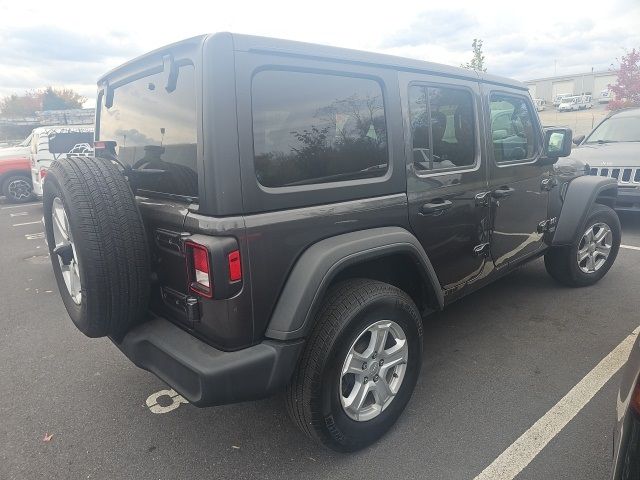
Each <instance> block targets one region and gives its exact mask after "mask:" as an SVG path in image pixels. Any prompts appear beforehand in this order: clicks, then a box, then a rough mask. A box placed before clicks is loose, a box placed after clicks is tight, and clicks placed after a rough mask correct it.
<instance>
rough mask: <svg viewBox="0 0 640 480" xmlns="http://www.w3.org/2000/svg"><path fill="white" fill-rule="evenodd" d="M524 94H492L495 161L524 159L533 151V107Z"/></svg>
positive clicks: (492, 134) (531, 156)
mask: <svg viewBox="0 0 640 480" xmlns="http://www.w3.org/2000/svg"><path fill="white" fill-rule="evenodd" d="M530 105H531V104H530V102H528V101H527V100H526V99H525V98H524V97H516V96H511V95H505V94H501V93H499V94H498V93H494V94H492V95H491V100H490V105H489V111H490V114H491V137H492V141H493V154H494V158H495V161H496V163H508V162H517V161H523V160H527V159H530V158H533V156H534V155H535V152H536V135H535V131H536V128H535V125H536V123H535V121H534V117H533V115H534V113H533V109H532V108H531V107H530Z"/></svg>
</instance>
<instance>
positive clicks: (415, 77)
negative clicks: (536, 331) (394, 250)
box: [400, 73, 489, 292]
mask: <svg viewBox="0 0 640 480" xmlns="http://www.w3.org/2000/svg"><path fill="white" fill-rule="evenodd" d="M400 79H401V82H400V89H401V96H402V99H403V102H402V103H403V108H404V114H403V115H404V123H405V139H406V147H405V148H406V156H407V162H408V165H407V195H408V200H409V221H410V223H411V227H412V229H413V231H414V233H415V234H416V236H417V238H418V240H420V242H421V243H422V245H423V247H424V249H425V251H426V252H427V255H428V256H429V259H430V260H431V262H432V264H433V267H434V269H435V271H436V274H437V275H438V279H439V281H440V284H441V286H442V287H443V288H444V289H445V290H448V291H450V292H451V291H454V290H457V289H459V288H462V287H463V286H464V285H465V284H468V283H470V282H472V281H473V280H474V279H475V278H476V277H479V276H480V274H481V273H482V272H483V270H484V268H485V264H486V256H487V254H488V251H487V247H488V236H487V233H488V231H487V227H488V220H489V209H488V207H487V206H485V205H484V202H483V200H482V198H483V195H485V193H486V191H487V177H486V170H485V166H484V164H483V162H482V161H481V159H482V144H481V142H480V139H481V138H483V135H484V133H483V129H482V121H481V118H482V116H481V114H480V112H481V111H482V110H481V104H480V100H479V98H480V97H479V89H478V84H477V83H476V82H472V81H466V80H461V79H449V78H442V77H437V76H432V75H419V74H404V73H403V74H400Z"/></svg>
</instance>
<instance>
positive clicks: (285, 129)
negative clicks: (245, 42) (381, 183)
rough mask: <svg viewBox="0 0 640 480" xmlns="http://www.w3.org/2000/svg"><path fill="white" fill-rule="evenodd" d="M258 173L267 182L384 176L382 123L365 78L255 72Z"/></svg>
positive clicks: (377, 92) (376, 93)
mask: <svg viewBox="0 0 640 480" xmlns="http://www.w3.org/2000/svg"><path fill="white" fill-rule="evenodd" d="M252 108H253V141H254V155H255V157H254V163H255V170H256V176H257V179H258V181H259V182H260V184H262V185H264V186H265V187H285V186H294V185H306V184H317V183H327V182H338V181H344V180H354V179H366V178H374V177H380V176H383V175H384V174H385V173H386V172H387V169H388V163H389V155H388V151H387V127H386V123H385V115H384V102H383V98H382V90H381V88H380V85H379V84H378V83H377V82H376V81H374V80H370V79H365V78H356V77H346V76H338V75H324V74H317V73H302V72H290V71H263V72H260V73H258V74H257V75H256V76H255V77H254V79H253V85H252Z"/></svg>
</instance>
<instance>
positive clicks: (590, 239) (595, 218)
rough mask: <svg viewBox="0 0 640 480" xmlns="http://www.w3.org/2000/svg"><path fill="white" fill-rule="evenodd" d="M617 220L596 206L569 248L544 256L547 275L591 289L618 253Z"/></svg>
mask: <svg viewBox="0 0 640 480" xmlns="http://www.w3.org/2000/svg"><path fill="white" fill-rule="evenodd" d="M621 231H622V229H621V227H620V220H619V219H618V215H617V214H616V212H615V211H614V210H613V209H611V208H609V207H607V206H606V205H600V204H595V205H593V207H592V208H591V211H590V212H589V216H588V217H587V222H586V224H585V227H584V230H582V231H581V232H580V233H579V234H578V236H577V238H576V239H575V241H574V242H573V244H572V245H570V246H565V247H553V248H551V249H550V250H549V251H548V252H547V253H546V255H545V256H544V265H545V267H546V269H547V272H548V273H549V275H551V276H552V277H553V278H554V279H556V280H557V281H559V282H560V283H563V284H565V285H568V286H571V287H584V286H588V285H593V284H594V283H596V282H598V281H599V280H600V279H601V278H602V277H604V276H605V275H606V274H607V272H608V271H609V269H610V268H611V266H612V265H613V262H615V260H616V257H617V255H618V250H619V249H620V241H621V238H622V234H621Z"/></svg>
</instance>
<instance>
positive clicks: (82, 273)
mask: <svg viewBox="0 0 640 480" xmlns="http://www.w3.org/2000/svg"><path fill="white" fill-rule="evenodd" d="M55 198H59V199H60V200H61V201H62V205H63V207H64V210H65V213H66V215H67V218H68V221H69V230H70V232H71V235H72V237H73V243H74V246H75V251H76V254H77V257H78V258H77V261H78V264H79V277H80V282H81V285H82V288H81V294H82V301H81V303H80V304H79V305H78V304H76V303H75V302H74V301H73V299H72V298H71V295H70V293H69V290H68V289H67V287H66V285H65V283H64V279H63V276H62V271H61V265H60V261H59V257H58V255H57V254H56V253H55V252H54V248H55V240H54V234H53V225H52V217H51V215H52V205H53V201H54V199H55ZM43 205H44V219H45V234H46V238H47V244H48V245H49V253H50V255H51V263H52V266H53V271H54V274H55V277H56V282H57V284H58V289H59V290H60V294H61V296H62V300H63V302H64V305H65V307H66V309H67V312H68V313H69V316H70V317H71V319H72V320H73V322H74V323H75V325H76V326H77V327H78V329H79V330H80V331H81V332H82V333H84V334H85V335H87V336H89V337H102V336H106V335H115V336H117V335H119V334H121V333H123V332H124V331H126V330H127V329H128V328H130V327H131V326H133V325H134V324H136V323H137V322H138V321H139V320H140V319H142V317H143V316H144V315H145V313H146V311H147V307H148V301H149V288H150V279H149V271H150V267H149V263H150V260H149V251H148V247H147V243H146V242H147V241H146V236H145V231H144V225H143V223H142V218H141V216H140V212H139V211H138V207H137V205H136V202H135V199H134V197H133V194H132V193H131V189H130V188H129V184H128V183H127V181H126V180H125V178H124V177H123V175H122V174H121V173H120V171H119V170H118V168H117V167H116V166H115V165H114V164H112V163H111V162H109V161H105V160H99V159H95V158H91V157H70V158H68V159H65V160H62V161H57V162H54V163H53V164H52V165H51V168H50V169H49V171H48V172H47V177H46V180H45V182H44V195H43Z"/></svg>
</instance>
